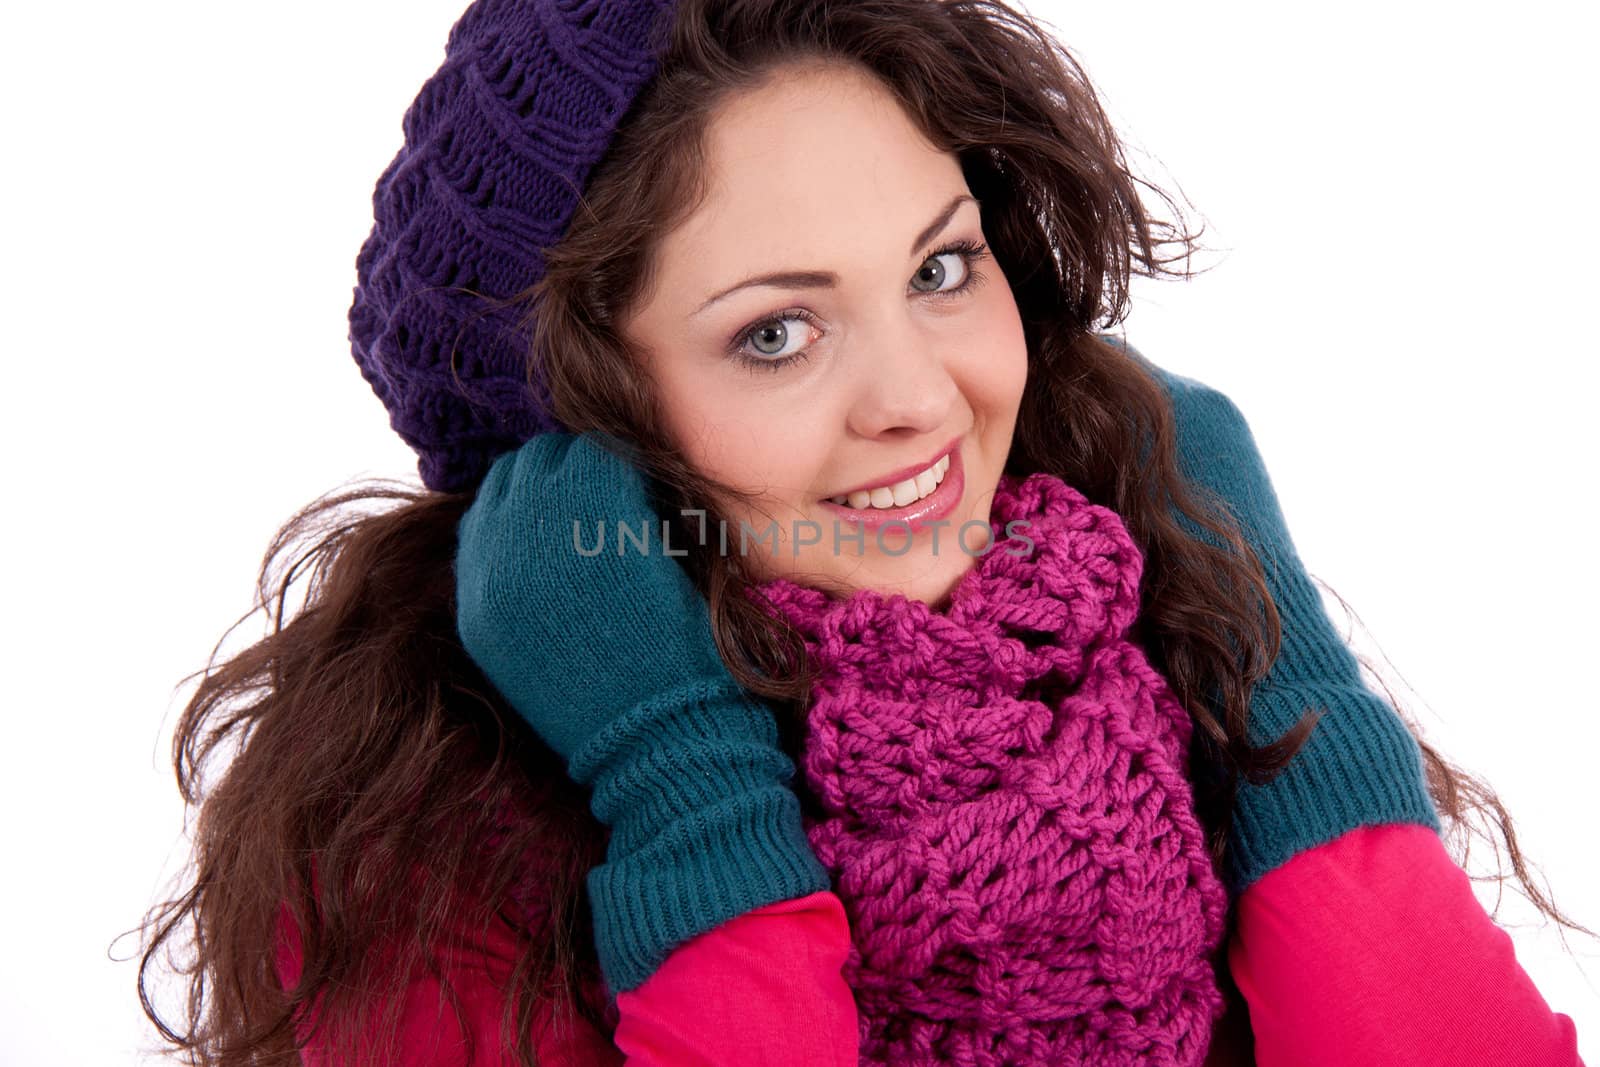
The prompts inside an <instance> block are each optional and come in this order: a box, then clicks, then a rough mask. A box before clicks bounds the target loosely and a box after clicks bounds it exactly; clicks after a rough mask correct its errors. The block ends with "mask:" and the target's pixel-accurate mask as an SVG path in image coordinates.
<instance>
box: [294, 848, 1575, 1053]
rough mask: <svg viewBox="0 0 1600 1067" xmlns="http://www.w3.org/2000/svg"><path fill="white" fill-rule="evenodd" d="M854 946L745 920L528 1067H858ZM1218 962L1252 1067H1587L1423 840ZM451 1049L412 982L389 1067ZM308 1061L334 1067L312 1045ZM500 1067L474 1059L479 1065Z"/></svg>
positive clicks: (1272, 913) (793, 906) (488, 992)
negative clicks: (1249, 1044) (1248, 1034)
mask: <svg viewBox="0 0 1600 1067" xmlns="http://www.w3.org/2000/svg"><path fill="white" fill-rule="evenodd" d="M287 915H288V913H287V911H285V913H284V916H285V920H286V921H285V924H284V926H283V935H284V936H283V940H282V941H280V943H279V946H278V953H277V958H276V962H277V967H278V975H279V979H280V981H282V982H284V983H285V984H286V985H287V984H288V983H289V982H292V981H293V980H294V978H295V976H296V975H298V973H299V958H298V955H297V953H298V937H297V936H296V935H295V932H294V930H293V928H292V925H291V924H290V923H288V921H287ZM849 946H850V931H849V925H848V922H847V920H846V917H845V913H844V906H843V904H842V903H841V902H840V900H839V898H838V897H837V896H835V895H834V894H832V893H826V892H824V893H814V894H812V895H810V896H807V897H801V898H797V899H795V900H788V901H780V902H778V903H775V904H770V905H767V906H766V907H763V908H757V909H754V910H753V911H749V912H746V913H745V914H744V915H741V916H739V917H737V918H735V919H732V920H730V921H729V922H726V923H724V924H723V925H721V926H719V927H717V928H716V929H715V930H711V931H708V932H707V933H704V934H702V935H700V936H699V937H697V938H695V939H693V940H692V941H689V942H687V943H686V944H684V945H682V946H680V947H679V949H678V950H677V951H676V952H674V953H673V954H672V955H671V956H670V957H668V959H667V960H666V962H665V963H664V964H663V965H662V966H661V968H660V969H659V970H658V971H657V972H656V973H655V974H654V975H652V976H651V977H650V979H649V980H648V981H646V982H645V983H644V984H643V985H641V986H640V987H639V988H638V989H636V990H633V991H631V992H626V993H623V994H621V995H620V996H619V997H618V998H617V1009H618V1012H619V1015H620V1018H621V1021H620V1023H619V1025H618V1027H617V1030H616V1033H615V1034H614V1035H613V1036H612V1038H611V1039H608V1038H607V1037H606V1036H605V1035H604V1034H601V1033H598V1032H597V1031H595V1030H594V1029H593V1028H592V1027H589V1026H588V1025H587V1024H584V1023H582V1022H581V1021H578V1020H572V1021H571V1027H572V1028H573V1029H574V1030H575V1032H574V1035H573V1036H572V1038H571V1039H570V1040H567V1041H563V1042H559V1043H558V1042H555V1041H553V1040H547V1041H546V1042H545V1043H544V1044H541V1045H540V1048H539V1052H540V1056H541V1058H542V1059H544V1061H545V1062H547V1063H549V1064H551V1065H553V1067H560V1065H563V1064H567V1065H572V1067H578V1065H580V1064H583V1065H590V1064H600V1065H626V1067H680V1065H688V1064H694V1065H696V1067H720V1065H724V1064H726V1065H734V1064H738V1065H754V1067H786V1065H796V1067H799V1065H806V1067H816V1065H825V1067H832V1065H846V1064H854V1063H856V1058H857V1054H856V1049H857V1041H858V1035H857V1017H856V1009H855V1001H854V999H853V997H852V996H851V993H850V990H849V987H848V986H847V985H846V984H845V982H844V979H843V977H842V975H841V973H840V968H841V967H842V965H843V963H844V960H845V958H846V955H847V953H848V951H849ZM483 948H484V950H485V956H486V958H487V962H486V961H485V960H479V959H476V958H467V957H464V956H463V957H458V958H454V959H447V960H446V961H445V962H446V964H447V966H448V967H449V969H450V975H451V979H452V981H453V983H454V984H455V985H456V987H457V989H458V990H459V992H460V996H461V998H462V1001H463V1006H464V1009H465V1011H466V1014H467V1017H468V1021H469V1025H470V1026H471V1027H472V1028H473V1030H474V1033H475V1035H476V1037H477V1043H478V1046H479V1048H480V1049H482V1050H495V1049H496V1048H497V1045H498V1029H499V1019H500V1009H501V1006H502V999H501V998H502V992H501V991H502V990H503V989H505V988H506V986H505V977H506V975H507V974H509V970H510V966H511V962H512V956H511V952H512V948H511V945H510V943H509V939H507V940H506V941H505V942H497V943H493V944H489V945H485V946H483ZM1228 964H1229V969H1230V970H1231V972H1232V975H1233V980H1234V981H1235V982H1236V983H1237V984H1238V986H1239V989H1240V992H1241V993H1242V994H1243V995H1244V997H1245V1000H1246V1002H1247V1003H1248V1005H1249V1012H1250V1024H1251V1029H1252V1030H1253V1031H1254V1034H1255V1063H1256V1064H1257V1065H1259V1067H1320V1065H1323V1064H1328V1065H1339V1067H1344V1065H1346V1064H1352V1063H1361V1064H1367V1063H1370V1064H1384V1065H1386V1067H1447V1065H1448V1067H1465V1065H1469V1064H1494V1065H1496V1067H1583V1061H1582V1060H1581V1059H1579V1057H1578V1051H1577V1033H1576V1028H1575V1027H1574V1025H1573V1022H1572V1020H1571V1019H1570V1018H1569V1017H1568V1016H1566V1015H1561V1014H1556V1013H1553V1012H1552V1011H1551V1010H1550V1006H1549V1005H1548V1004H1546V1003H1545V1001H1544V998H1543V997H1541V996H1540V995H1539V991H1538V990H1537V989H1536V988H1535V987H1534V985H1533V982H1532V981H1531V980H1530V979H1529V977H1528V975H1527V974H1526V972H1524V971H1523V969H1522V967H1521V966H1520V965H1519V964H1518V963H1517V961H1516V956H1515V953H1514V952H1513V950H1512V944H1511V938H1510V936H1509V935H1507V934H1506V933H1505V931H1503V930H1501V929H1500V928H1499V927H1498V926H1496V925H1495V924H1494V922H1493V920H1491V919H1490V918H1489V916H1488V914H1487V913H1486V912H1485V911H1484V910H1483V907H1482V905H1480V904H1479V903H1478V901H1477V899H1476V898H1475V897H1474V896H1473V893H1472V888H1471V882H1470V881H1469V879H1468V878H1467V875H1466V872H1464V871H1462V870H1461V869H1460V868H1459V867H1457V866H1456V865H1455V862H1454V861H1453V860H1452V859H1451V858H1450V855H1449V853H1448V852H1447V851H1446V849H1445V847H1444V843H1443V842H1442V841H1441V840H1440V839H1439V838H1438V836H1436V835H1435V834H1434V833H1433V831H1432V830H1430V829H1428V828H1427V827H1424V826H1416V825H1411V824H1390V825H1384V826H1374V827H1362V828H1359V829H1355V830H1351V831H1349V832H1348V833H1346V834H1344V835H1342V836H1341V837H1339V838H1337V839H1335V840H1334V841H1331V842H1328V843H1327V844H1325V845H1322V846H1320V847H1318V848H1314V849H1310V850H1308V851H1306V852H1302V853H1300V854H1299V855H1297V856H1295V857H1294V858H1293V859H1291V860H1289V861H1288V862H1287V863H1285V864H1284V865H1282V866H1281V867H1279V868H1277V869H1276V870H1273V871H1272V872H1270V873H1268V874H1267V875H1266V876H1265V877H1263V878H1261V879H1260V880H1259V881H1258V882H1256V883H1255V884H1254V885H1252V886H1251V887H1250V888H1249V889H1248V890H1246V891H1245V893H1244V894H1243V895H1242V896H1241V897H1240V898H1239V922H1238V929H1237V930H1236V932H1235V935H1234V939H1233V940H1232V941H1231V942H1230V944H1229V946H1228ZM461 1045H462V1038H461V1034H460V1031H459V1028H457V1027H456V1025H455V1021H454V1016H453V1014H452V1013H451V1012H449V1011H448V1010H446V1011H444V1012H443V1013H442V1014H441V1012H440V999H439V989H438V985H437V983H436V982H434V981H433V980H431V979H430V980H425V981H419V982H417V983H415V984H414V985H413V986H412V987H411V990H410V994H409V998H408V1001H407V1004H406V1008H405V1017H404V1031H403V1033H402V1047H403V1049H404V1051H403V1053H402V1059H401V1060H400V1061H398V1062H397V1063H396V1064H394V1065H392V1067H424V1065H428V1067H435V1065H445V1064H453V1065H455V1064H459V1065H464V1067H465V1060H464V1059H463V1058H462V1054H461V1051H460V1049H461ZM303 1062H304V1064H305V1065H306V1067H343V1065H338V1064H335V1063H334V1062H333V1061H332V1060H331V1059H330V1058H328V1056H327V1055H326V1053H322V1052H319V1051H317V1050H315V1049H307V1050H306V1052H305V1053H304V1054H303ZM510 1062H511V1059H510V1057H509V1056H507V1055H504V1054H500V1055H499V1056H498V1057H497V1056H496V1055H488V1056H487V1057H485V1055H483V1054H480V1057H479V1058H478V1059H477V1060H476V1061H475V1064H474V1065H473V1067H476V1064H495V1065H497V1067H498V1065H499V1064H509V1063H510Z"/></svg>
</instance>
